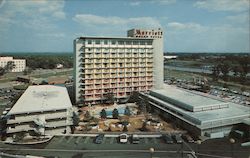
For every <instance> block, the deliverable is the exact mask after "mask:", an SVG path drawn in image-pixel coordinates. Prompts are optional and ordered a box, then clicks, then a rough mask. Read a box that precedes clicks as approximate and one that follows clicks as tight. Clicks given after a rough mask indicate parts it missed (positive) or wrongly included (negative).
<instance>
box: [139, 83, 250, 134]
mask: <svg viewBox="0 0 250 158" xmlns="http://www.w3.org/2000/svg"><path fill="white" fill-rule="evenodd" d="M141 95H142V97H145V98H146V100H148V103H149V104H150V105H152V106H153V107H155V108H156V109H158V112H159V113H160V114H161V115H162V116H164V117H165V118H168V119H171V120H174V123H175V124H177V125H180V126H182V127H184V128H185V129H187V130H189V131H190V132H192V133H195V134H198V135H201V136H208V137H211V138H213V137H223V136H225V135H227V134H228V133H229V132H230V131H231V129H232V127H233V126H234V125H236V124H240V123H244V121H245V120H247V119H249V117H250V108H249V107H245V106H242V105H239V104H234V103H231V102H225V101H223V100H221V99H216V98H212V97H209V96H203V95H200V94H197V93H193V92H191V91H187V90H183V89H179V88H176V87H173V86H168V85H166V86H165V87H164V89H161V90H151V91H150V93H149V94H142V93H141Z"/></svg>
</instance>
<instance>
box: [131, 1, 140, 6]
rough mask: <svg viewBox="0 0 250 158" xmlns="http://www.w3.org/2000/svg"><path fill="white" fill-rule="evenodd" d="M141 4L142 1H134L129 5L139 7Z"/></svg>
mask: <svg viewBox="0 0 250 158" xmlns="http://www.w3.org/2000/svg"><path fill="white" fill-rule="evenodd" d="M140 4H141V2H140V1H133V2H130V3H129V5H131V6H138V5H140Z"/></svg>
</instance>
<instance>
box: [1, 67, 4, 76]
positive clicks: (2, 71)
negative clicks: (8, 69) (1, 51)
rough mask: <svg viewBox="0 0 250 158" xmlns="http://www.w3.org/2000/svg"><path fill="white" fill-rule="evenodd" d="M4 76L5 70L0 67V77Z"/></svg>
mask: <svg viewBox="0 0 250 158" xmlns="http://www.w3.org/2000/svg"><path fill="white" fill-rule="evenodd" d="M4 74H5V69H4V68H3V67H0V76H3V75H4Z"/></svg>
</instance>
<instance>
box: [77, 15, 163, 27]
mask: <svg viewBox="0 0 250 158" xmlns="http://www.w3.org/2000/svg"><path fill="white" fill-rule="evenodd" d="M73 20H74V21H76V22H77V23H79V24H81V25H85V26H86V25H87V26H98V25H99V26H100V25H102V26H103V25H105V26H108V27H110V26H112V25H116V26H121V25H126V26H134V25H137V26H138V25H140V26H145V27H161V24H160V22H159V21H158V20H157V19H155V18H152V17H134V18H121V17H117V16H109V17H104V16H97V15H92V14H77V15H75V16H74V17H73Z"/></svg>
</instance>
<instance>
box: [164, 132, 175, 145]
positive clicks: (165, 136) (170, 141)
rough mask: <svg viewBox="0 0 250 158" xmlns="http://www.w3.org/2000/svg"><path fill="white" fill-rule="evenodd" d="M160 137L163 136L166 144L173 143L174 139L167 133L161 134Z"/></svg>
mask: <svg viewBox="0 0 250 158" xmlns="http://www.w3.org/2000/svg"><path fill="white" fill-rule="evenodd" d="M162 138H163V140H164V141H165V142H166V143H167V144H173V143H174V141H173V139H172V137H171V135H169V134H165V135H163V136H162Z"/></svg>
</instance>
